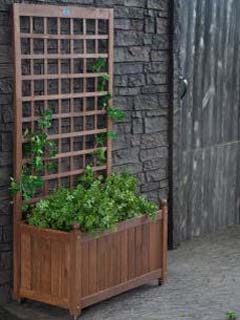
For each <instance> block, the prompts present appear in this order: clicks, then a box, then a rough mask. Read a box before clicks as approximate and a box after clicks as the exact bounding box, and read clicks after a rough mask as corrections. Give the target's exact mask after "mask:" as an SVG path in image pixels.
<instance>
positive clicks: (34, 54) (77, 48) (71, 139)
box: [14, 4, 113, 200]
mask: <svg viewBox="0 0 240 320" xmlns="http://www.w3.org/2000/svg"><path fill="white" fill-rule="evenodd" d="M14 45H15V84H16V85H15V97H16V99H15V123H16V130H15V176H16V177H17V178H18V177H19V176H20V175H21V168H22V163H24V162H26V161H28V160H27V157H25V156H24V152H23V150H24V145H25V144H27V141H26V139H24V137H23V134H24V131H25V130H26V128H28V129H29V130H30V131H31V132H34V131H36V130H37V120H38V119H39V117H40V115H41V113H42V112H43V110H46V109H47V108H50V109H51V110H52V112H53V125H52V127H51V129H49V131H48V135H49V139H51V140H52V141H54V142H55V143H56V145H57V155H56V157H55V158H54V159H51V160H49V159H46V162H49V163H50V162H55V163H56V170H55V172H51V173H49V172H46V171H45V172H43V179H44V181H45V182H44V188H43V190H42V191H41V192H42V194H40V195H39V197H41V196H42V195H43V196H44V195H46V194H48V193H49V192H50V191H51V190H52V189H55V188H56V187H58V186H60V185H64V186H67V187H71V186H73V185H74V184H75V183H76V179H77V178H78V176H79V175H80V174H81V173H82V171H83V170H84V168H85V167H86V165H87V164H91V165H93V166H94V170H95V171H100V172H102V171H105V172H106V171H107V173H110V172H111V141H110V140H108V141H107V143H106V146H105V148H106V152H107V161H106V163H105V164H101V165H100V164H98V162H97V161H96V159H95V157H93V153H94V151H95V150H96V136H97V135H98V134H99V133H103V132H107V131H108V130H111V121H110V120H109V119H108V118H107V115H106V111H105V110H103V109H102V108H101V107H100V104H99V99H100V98H101V96H102V95H106V94H107V92H110V93H111V92H112V63H113V12H112V10H109V9H93V8H79V7H67V8H66V7H62V6H61V7H59V6H47V5H44V6H42V5H25V4H15V5H14ZM98 58H102V59H104V60H105V61H106V68H105V70H101V73H96V72H93V68H92V66H93V65H94V63H95V62H96V59H98ZM106 72H107V73H108V74H109V81H108V84H107V86H106V88H105V91H104V92H98V90H97V83H98V77H100V76H102V75H103V73H106ZM18 200H19V199H18Z"/></svg>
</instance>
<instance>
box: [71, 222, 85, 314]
mask: <svg viewBox="0 0 240 320" xmlns="http://www.w3.org/2000/svg"><path fill="white" fill-rule="evenodd" d="M70 249H71V259H70V265H71V272H70V313H71V315H73V316H79V315H80V314H81V299H82V273H81V271H82V270H81V265H82V263H81V261H82V259H83V258H84V257H83V255H82V246H81V232H80V231H79V230H77V228H76V229H74V230H73V231H72V232H71V242H70Z"/></svg>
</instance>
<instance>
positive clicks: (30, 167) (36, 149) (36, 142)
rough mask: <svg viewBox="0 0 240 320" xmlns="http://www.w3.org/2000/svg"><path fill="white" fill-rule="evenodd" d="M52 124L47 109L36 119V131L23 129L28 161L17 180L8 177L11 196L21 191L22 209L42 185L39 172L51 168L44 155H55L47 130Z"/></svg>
mask: <svg viewBox="0 0 240 320" xmlns="http://www.w3.org/2000/svg"><path fill="white" fill-rule="evenodd" d="M51 125H52V112H51V110H50V109H47V110H45V111H44V112H43V114H42V115H41V118H40V119H39V120H38V131H37V132H34V133H31V132H29V130H28V129H27V130H25V132H24V138H25V139H26V140H27V141H28V144H27V145H25V149H24V151H23V152H24V153H25V156H28V157H29V158H28V161H27V163H26V164H24V165H23V166H22V173H21V176H20V178H19V179H18V180H16V179H14V178H12V177H11V178H10V181H11V184H10V191H11V194H12V196H14V195H16V194H17V193H18V192H21V193H22V198H23V200H24V204H23V207H22V209H23V211H27V210H28V208H29V205H28V202H29V200H31V198H32V197H34V196H35V194H36V191H37V190H38V189H39V188H40V187H41V186H42V185H43V180H42V178H41V172H42V171H43V170H45V169H46V170H47V171H49V170H52V169H53V166H54V164H45V163H44V157H48V158H52V157H54V156H55V155H56V146H55V143H54V142H52V141H50V140H49V139H48V135H47V130H48V129H49V128H50V127H51Z"/></svg>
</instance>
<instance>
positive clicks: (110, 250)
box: [17, 206, 167, 319]
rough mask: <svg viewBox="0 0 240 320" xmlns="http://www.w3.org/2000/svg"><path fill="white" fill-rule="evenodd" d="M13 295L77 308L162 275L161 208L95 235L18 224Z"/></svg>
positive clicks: (163, 214)
mask: <svg viewBox="0 0 240 320" xmlns="http://www.w3.org/2000/svg"><path fill="white" fill-rule="evenodd" d="M19 234H20V261H21V264H20V269H21V270H20V273H19V274H20V281H19V292H18V293H17V295H18V296H19V298H29V299H32V300H37V301H40V302H44V303H48V304H52V305H55V306H59V307H63V308H66V309H69V310H70V313H71V315H72V316H73V318H74V319H76V318H77V317H78V316H79V315H80V313H81V309H82V308H85V307H87V306H89V305H92V304H94V303H97V302H99V301H102V300H105V299H107V298H110V297H112V296H115V295H117V294H120V293H121V292H124V291H127V290H129V289H132V288H135V287H138V286H140V285H143V284H144V283H147V282H149V281H151V280H154V279H158V280H159V283H161V282H162V281H164V279H165V277H166V262H167V259H166V257H167V207H166V206H165V207H164V206H163V207H162V209H161V210H160V211H159V213H158V216H157V219H156V220H154V221H152V220H150V219H149V218H147V217H145V216H143V217H138V218H134V219H131V220H129V221H126V222H121V223H119V224H118V226H117V231H115V232H105V233H103V234H101V235H100V236H99V237H98V238H94V237H91V236H89V235H87V234H83V233H81V231H79V230H73V231H72V232H69V233H67V232H61V231H54V230H49V229H37V228H35V227H32V226H29V225H26V224H25V223H20V224H19Z"/></svg>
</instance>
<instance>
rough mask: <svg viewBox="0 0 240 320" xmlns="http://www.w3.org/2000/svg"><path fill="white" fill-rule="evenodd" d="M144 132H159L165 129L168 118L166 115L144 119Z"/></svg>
mask: <svg viewBox="0 0 240 320" xmlns="http://www.w3.org/2000/svg"><path fill="white" fill-rule="evenodd" d="M144 123H145V132H146V133H151V132H159V131H162V130H167V128H168V120H167V118H166V117H156V116H155V117H149V118H145V119H144Z"/></svg>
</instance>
